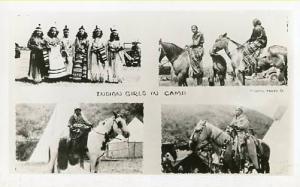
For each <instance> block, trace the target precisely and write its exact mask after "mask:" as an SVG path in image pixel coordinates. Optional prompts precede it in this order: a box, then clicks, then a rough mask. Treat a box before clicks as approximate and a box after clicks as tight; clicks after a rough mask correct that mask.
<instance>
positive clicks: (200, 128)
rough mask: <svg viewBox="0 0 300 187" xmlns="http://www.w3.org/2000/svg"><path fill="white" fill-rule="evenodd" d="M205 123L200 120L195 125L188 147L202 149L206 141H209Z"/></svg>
mask: <svg viewBox="0 0 300 187" xmlns="http://www.w3.org/2000/svg"><path fill="white" fill-rule="evenodd" d="M207 125H208V124H207V121H206V120H200V121H199V122H198V123H197V124H196V127H195V128H194V130H193V133H192V135H191V137H190V142H189V144H190V147H191V148H192V147H193V146H191V145H194V146H195V147H196V148H200V149H201V148H202V147H204V146H205V145H207V144H208V143H209V142H208V139H209V132H208V129H207ZM192 149H193V148H192Z"/></svg>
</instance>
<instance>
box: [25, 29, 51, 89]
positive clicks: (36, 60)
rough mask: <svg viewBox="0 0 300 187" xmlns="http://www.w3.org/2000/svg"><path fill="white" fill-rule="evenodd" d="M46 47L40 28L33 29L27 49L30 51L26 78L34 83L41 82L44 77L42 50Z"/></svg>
mask: <svg viewBox="0 0 300 187" xmlns="http://www.w3.org/2000/svg"><path fill="white" fill-rule="evenodd" d="M45 45H46V42H45V40H44V39H43V32H42V29H41V26H40V25H39V26H38V27H36V28H35V30H34V31H33V33H32V35H31V37H30V39H29V41H28V44H27V47H28V48H29V49H30V50H31V51H30V60H29V71H28V78H29V79H32V80H33V81H34V83H40V82H42V80H43V78H44V76H45V69H46V68H45V64H44V56H43V49H44V47H45Z"/></svg>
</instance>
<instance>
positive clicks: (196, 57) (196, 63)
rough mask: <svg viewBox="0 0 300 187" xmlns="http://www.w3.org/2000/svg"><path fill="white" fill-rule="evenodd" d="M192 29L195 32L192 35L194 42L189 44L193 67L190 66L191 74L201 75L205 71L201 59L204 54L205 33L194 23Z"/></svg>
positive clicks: (192, 75) (193, 75)
mask: <svg viewBox="0 0 300 187" xmlns="http://www.w3.org/2000/svg"><path fill="white" fill-rule="evenodd" d="M191 30H192V32H193V36H192V44H191V45H189V46H187V47H188V50H189V54H190V58H191V62H190V63H191V68H190V72H189V74H190V76H191V77H195V76H199V75H200V76H201V74H202V73H203V70H202V67H201V61H202V57H203V54H204V49H203V44H204V37H203V34H202V33H201V32H200V31H198V27H197V26H196V25H192V27H191Z"/></svg>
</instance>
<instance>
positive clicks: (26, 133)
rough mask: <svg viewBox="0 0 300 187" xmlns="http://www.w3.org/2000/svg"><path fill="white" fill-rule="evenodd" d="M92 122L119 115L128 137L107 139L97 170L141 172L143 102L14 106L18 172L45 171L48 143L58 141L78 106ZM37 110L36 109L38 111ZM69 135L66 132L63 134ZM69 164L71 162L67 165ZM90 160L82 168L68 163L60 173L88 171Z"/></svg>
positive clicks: (47, 158) (102, 171)
mask: <svg viewBox="0 0 300 187" xmlns="http://www.w3.org/2000/svg"><path fill="white" fill-rule="evenodd" d="M78 106H80V108H81V109H82V111H83V114H84V115H85V116H86V118H87V119H89V120H90V121H91V122H93V123H94V124H97V125H98V124H99V122H101V121H103V120H104V119H106V118H109V117H111V116H112V111H117V112H119V113H121V114H122V116H123V117H124V119H125V120H126V124H127V128H128V129H129V131H130V134H131V136H130V137H129V138H124V137H122V135H119V136H117V137H116V138H115V139H112V140H111V141H109V143H108V144H107V145H106V151H105V154H104V155H103V157H102V158H101V163H100V164H99V172H100V173H142V162H143V105H142V104H140V103H131V104H128V103H118V104H114V103H109V104H99V103H96V104H95V103H93V104H90V103H88V104H77V103H76V104H61V103H58V104H19V105H17V107H16V164H15V170H16V172H18V173H47V172H48V171H47V168H48V165H47V164H48V160H49V151H48V149H49V145H50V144H51V142H58V140H59V138H60V137H61V136H65V133H66V132H69V131H68V127H67V125H68V119H69V118H70V116H71V115H72V114H73V112H74V107H78ZM37 111H39V112H37ZM66 134H68V133H66ZM69 165H70V164H69ZM88 168H89V160H88V158H85V161H84V169H82V168H80V167H79V165H75V166H70V167H69V168H67V169H66V170H65V171H63V172H62V173H88V172H89V170H88Z"/></svg>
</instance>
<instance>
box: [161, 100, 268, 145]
mask: <svg viewBox="0 0 300 187" xmlns="http://www.w3.org/2000/svg"><path fill="white" fill-rule="evenodd" d="M234 110H235V106H230V105H217V106H216V105H163V106H162V142H163V143H164V142H174V141H176V142H178V143H186V142H187V141H188V139H189V137H190V135H191V132H192V130H193V128H194V127H195V124H196V123H197V122H198V121H199V120H200V119H203V120H207V121H208V122H210V123H212V124H213V125H216V126H217V127H219V128H221V129H225V127H226V126H227V125H228V124H229V123H230V122H231V120H232V117H233V112H234ZM244 111H245V113H246V115H247V116H248V118H249V121H250V126H251V128H253V129H254V132H255V133H256V136H257V137H259V138H263V136H264V135H265V134H266V132H267V131H268V129H269V127H270V126H271V124H272V123H273V119H271V118H270V117H268V116H266V115H264V114H262V113H260V112H257V111H255V110H251V109H248V108H244Z"/></svg>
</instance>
